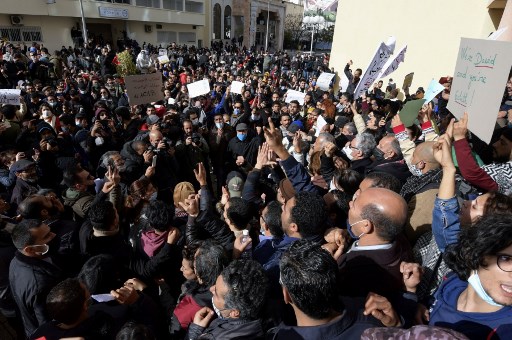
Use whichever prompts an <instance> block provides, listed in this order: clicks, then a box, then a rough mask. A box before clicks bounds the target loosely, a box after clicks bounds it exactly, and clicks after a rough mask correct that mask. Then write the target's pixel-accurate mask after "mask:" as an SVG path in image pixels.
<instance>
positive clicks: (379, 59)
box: [354, 39, 395, 99]
mask: <svg viewBox="0 0 512 340" xmlns="http://www.w3.org/2000/svg"><path fill="white" fill-rule="evenodd" d="M394 45H395V42H394V40H391V39H390V40H388V42H387V43H381V44H380V45H379V47H378V48H377V51H376V52H375V55H374V56H373V59H372V61H371V62H370V65H368V67H367V68H366V71H365V72H364V75H363V77H362V78H361V80H359V83H358V84H357V87H356V90H355V91H354V99H357V98H359V97H361V95H362V94H363V93H364V92H365V91H367V90H368V89H369V88H370V86H371V85H372V84H373V83H374V82H375V81H376V80H377V79H378V77H379V74H380V71H381V70H382V67H383V66H384V64H385V63H386V62H387V61H388V59H389V57H390V56H391V53H393V50H392V49H393V48H394Z"/></svg>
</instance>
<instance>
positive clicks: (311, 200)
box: [290, 191, 327, 238]
mask: <svg viewBox="0 0 512 340" xmlns="http://www.w3.org/2000/svg"><path fill="white" fill-rule="evenodd" d="M326 219H327V207H326V205H325V201H324V199H323V198H322V197H321V196H320V195H317V194H315V193H313V192H308V191H301V192H299V193H297V194H296V195H295V205H294V206H293V208H292V209H291V212H290V222H292V223H295V224H297V226H298V227H299V232H300V234H301V236H302V237H304V238H306V237H309V236H315V235H323V232H324V230H323V228H324V227H325V224H324V222H325V220H326Z"/></svg>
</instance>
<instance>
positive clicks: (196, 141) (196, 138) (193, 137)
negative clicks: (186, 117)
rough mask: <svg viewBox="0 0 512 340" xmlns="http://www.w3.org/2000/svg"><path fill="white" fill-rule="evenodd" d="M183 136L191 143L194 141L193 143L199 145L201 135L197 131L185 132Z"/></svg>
mask: <svg viewBox="0 0 512 340" xmlns="http://www.w3.org/2000/svg"><path fill="white" fill-rule="evenodd" d="M185 138H190V139H191V141H192V143H194V144H195V145H199V144H201V135H199V134H198V133H196V132H194V133H191V134H187V135H186V136H185Z"/></svg>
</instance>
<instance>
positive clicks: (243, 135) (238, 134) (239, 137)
mask: <svg viewBox="0 0 512 340" xmlns="http://www.w3.org/2000/svg"><path fill="white" fill-rule="evenodd" d="M236 136H237V137H238V139H239V140H240V141H241V142H243V141H244V140H245V139H246V138H247V134H245V133H237V134H236Z"/></svg>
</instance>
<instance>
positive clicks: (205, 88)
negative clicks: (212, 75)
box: [187, 79, 210, 98]
mask: <svg viewBox="0 0 512 340" xmlns="http://www.w3.org/2000/svg"><path fill="white" fill-rule="evenodd" d="M187 89H188V96H189V97H190V98H195V97H199V96H202V95H203V94H207V93H209V92H210V83H209V82H208V79H203V80H200V81H196V82H194V83H192V84H187Z"/></svg>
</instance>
